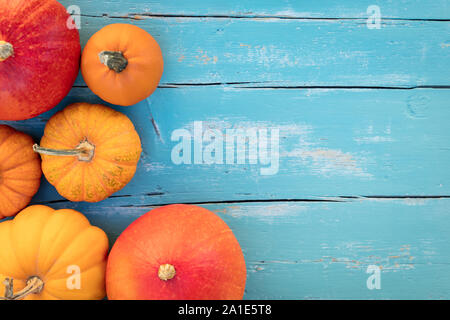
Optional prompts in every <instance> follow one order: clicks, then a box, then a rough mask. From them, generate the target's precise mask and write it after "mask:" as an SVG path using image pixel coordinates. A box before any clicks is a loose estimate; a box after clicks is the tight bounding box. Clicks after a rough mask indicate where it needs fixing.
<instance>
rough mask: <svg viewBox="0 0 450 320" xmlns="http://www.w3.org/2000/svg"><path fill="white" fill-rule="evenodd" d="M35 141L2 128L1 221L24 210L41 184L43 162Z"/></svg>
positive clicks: (0, 164)
mask: <svg viewBox="0 0 450 320" xmlns="http://www.w3.org/2000/svg"><path fill="white" fill-rule="evenodd" d="M33 144H34V142H33V139H32V138H31V137H30V136H29V135H27V134H25V133H22V132H19V131H17V130H15V129H13V128H11V127H9V126H7V125H0V219H3V218H4V217H10V216H13V215H15V214H16V213H18V212H19V211H20V210H22V209H23V208H25V207H26V206H27V205H28V203H29V202H30V200H31V198H32V197H33V196H34V194H35V193H36V192H37V191H38V189H39V185H40V182H41V175H42V171H41V160H40V159H39V156H38V155H37V154H35V153H34V152H33V149H32V147H33Z"/></svg>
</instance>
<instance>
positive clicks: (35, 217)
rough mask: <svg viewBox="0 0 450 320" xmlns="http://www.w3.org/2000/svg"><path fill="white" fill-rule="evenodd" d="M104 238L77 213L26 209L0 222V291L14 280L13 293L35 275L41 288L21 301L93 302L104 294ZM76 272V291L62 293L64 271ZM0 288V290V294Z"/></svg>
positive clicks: (105, 252)
mask: <svg viewBox="0 0 450 320" xmlns="http://www.w3.org/2000/svg"><path fill="white" fill-rule="evenodd" d="M108 247H109V245H108V238H107V237H106V234H105V233H104V232H103V231H102V230H101V229H99V228H97V227H94V226H91V225H90V223H89V221H88V220H87V219H86V217H85V216H84V215H82V214H81V213H79V212H77V211H75V210H70V209H63V210H53V209H52V208H49V207H46V206H30V207H28V208H26V209H24V210H22V211H21V212H20V213H19V214H18V215H17V216H16V217H15V218H14V219H13V220H8V221H4V222H2V223H0V261H1V263H0V288H3V284H2V283H3V280H4V278H6V277H8V278H11V277H12V278H13V279H14V293H16V292H17V291H19V290H21V289H23V288H24V286H25V283H26V280H27V279H28V278H30V277H32V276H38V277H39V278H40V279H41V280H42V281H44V283H45V285H44V288H43V290H42V291H41V292H40V294H30V295H28V296H27V297H26V298H25V299H27V300H55V299H63V300H72V299H74V300H94V299H102V298H104V296H105V282H104V280H105V276H104V275H105V267H106V259H107V253H108ZM73 265H76V266H78V267H79V268H80V271H81V274H80V275H81V283H80V284H81V287H80V289H72V290H70V289H68V287H67V278H68V277H69V276H70V275H71V273H68V267H69V266H73ZM3 292H4V290H3V289H1V290H0V295H3Z"/></svg>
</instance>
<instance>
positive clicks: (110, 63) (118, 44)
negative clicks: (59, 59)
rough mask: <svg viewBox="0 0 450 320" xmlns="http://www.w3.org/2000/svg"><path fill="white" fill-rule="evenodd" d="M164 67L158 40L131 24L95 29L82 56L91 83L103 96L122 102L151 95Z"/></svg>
mask: <svg viewBox="0 0 450 320" xmlns="http://www.w3.org/2000/svg"><path fill="white" fill-rule="evenodd" d="M163 69H164V61H163V56H162V53H161V49H160V47H159V45H158V43H157V42H156V40H155V39H154V38H153V37H152V36H151V35H150V34H149V33H148V32H147V31H145V30H143V29H141V28H139V27H137V26H134V25H131V24H122V23H118V24H111V25H108V26H106V27H104V28H103V29H101V30H100V31H98V32H97V33H95V34H94V35H93V36H92V37H91V38H90V39H89V41H88V42H87V44H86V46H85V48H84V50H83V54H82V58H81V73H82V75H83V78H84V80H85V82H86V84H87V85H88V87H89V88H90V89H91V90H92V91H93V92H94V93H95V94H96V95H98V96H99V97H100V98H102V99H103V100H105V101H107V102H109V103H112V104H116V105H121V106H130V105H133V104H136V103H138V102H140V101H142V100H144V99H145V98H147V97H148V96H150V95H151V94H152V93H153V92H154V91H155V89H156V88H157V87H158V83H159V81H160V80H161V77H162V73H163Z"/></svg>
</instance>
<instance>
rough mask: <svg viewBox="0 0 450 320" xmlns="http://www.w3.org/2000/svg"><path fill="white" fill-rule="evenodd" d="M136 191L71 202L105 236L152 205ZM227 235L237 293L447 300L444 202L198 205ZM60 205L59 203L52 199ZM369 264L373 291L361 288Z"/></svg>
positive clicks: (449, 280) (449, 255) (449, 217)
mask: <svg viewBox="0 0 450 320" xmlns="http://www.w3.org/2000/svg"><path fill="white" fill-rule="evenodd" d="M133 203H139V197H132V198H126V199H124V198H115V199H114V198H113V199H108V200H106V201H105V202H103V203H99V204H93V205H90V206H85V205H76V204H73V205H72V207H73V208H75V209H79V210H82V211H83V212H84V213H85V214H87V216H88V218H89V219H90V221H91V222H92V223H94V224H95V225H97V226H100V227H101V228H103V229H104V230H105V231H106V232H107V234H108V235H109V237H110V240H111V242H113V241H114V240H115V239H116V237H117V236H118V235H119V234H120V233H121V232H122V231H123V230H124V229H125V228H126V226H128V225H129V224H130V223H131V222H132V221H134V220H135V219H136V218H138V217H139V216H140V215H142V214H144V213H146V212H148V211H149V210H151V209H152V208H153V207H139V206H133V205H132V204H133ZM201 205H202V206H203V207H205V208H207V209H209V210H212V211H213V212H215V213H217V214H218V215H219V216H220V217H221V218H223V219H224V220H225V222H226V223H227V224H228V225H229V226H230V228H231V229H232V230H233V232H234V233H235V235H236V237H237V239H238V241H239V243H240V244H241V246H242V248H243V251H244V256H245V259H246V264H247V271H248V277H247V287H246V293H245V296H244V298H245V299H336V298H341V299H448V297H449V294H450V277H449V274H448V270H449V266H450V252H449V250H448V243H449V241H450V238H449V233H448V229H449V228H450V212H449V210H448V207H449V205H450V200H448V199H441V200H424V199H422V200H420V199H419V200H417V199H403V200H387V201H385V200H348V201H346V202H339V203H337V202H332V203H323V202H302V203H293V202H274V203H270V204H268V203H239V202H238V203H233V204H206V203H205V204H201ZM53 206H54V207H58V208H59V207H66V204H63V203H59V204H54V205H53ZM369 265H377V266H381V267H382V269H381V289H380V290H368V289H367V286H366V281H367V278H368V277H369V276H370V274H367V273H366V270H367V267H368V266H369Z"/></svg>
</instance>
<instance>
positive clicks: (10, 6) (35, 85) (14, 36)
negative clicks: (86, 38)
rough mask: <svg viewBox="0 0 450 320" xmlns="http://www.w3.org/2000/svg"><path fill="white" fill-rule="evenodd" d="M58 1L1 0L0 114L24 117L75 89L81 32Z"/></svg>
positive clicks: (59, 99)
mask: <svg viewBox="0 0 450 320" xmlns="http://www.w3.org/2000/svg"><path fill="white" fill-rule="evenodd" d="M72 25H74V23H73V19H72V18H71V17H70V15H69V14H68V13H67V10H66V9H65V8H64V6H63V5H61V4H60V3H59V2H58V1H56V0H2V1H0V119H1V120H24V119H29V118H32V117H35V116H37V115H39V114H41V113H43V112H45V111H47V110H50V109H51V108H53V107H55V106H56V105H57V104H58V103H59V102H60V101H61V100H62V99H63V98H64V97H65V96H66V95H67V93H68V92H69V90H70V89H71V88H72V85H73V83H74V82H75V79H76V77H77V75H78V71H79V64H80V54H81V46H80V36H79V34H78V30H77V29H76V28H69V27H68V26H72Z"/></svg>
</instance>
